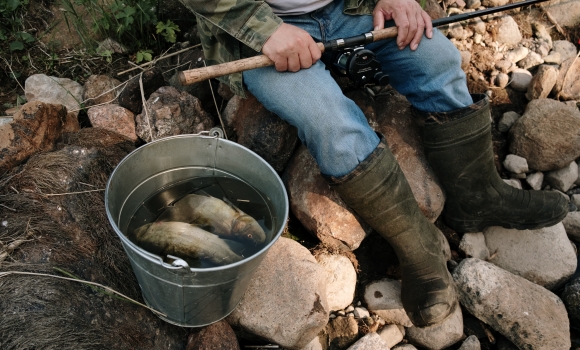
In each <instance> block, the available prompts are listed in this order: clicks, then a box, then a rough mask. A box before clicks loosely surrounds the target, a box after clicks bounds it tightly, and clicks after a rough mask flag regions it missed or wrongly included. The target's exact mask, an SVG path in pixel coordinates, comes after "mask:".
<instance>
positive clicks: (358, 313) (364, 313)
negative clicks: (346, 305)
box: [354, 306, 371, 318]
mask: <svg viewBox="0 0 580 350" xmlns="http://www.w3.org/2000/svg"><path fill="white" fill-rule="evenodd" d="M354 317H356V318H365V317H371V314H370V313H369V310H367V309H366V308H364V307H361V306H359V307H356V308H354Z"/></svg>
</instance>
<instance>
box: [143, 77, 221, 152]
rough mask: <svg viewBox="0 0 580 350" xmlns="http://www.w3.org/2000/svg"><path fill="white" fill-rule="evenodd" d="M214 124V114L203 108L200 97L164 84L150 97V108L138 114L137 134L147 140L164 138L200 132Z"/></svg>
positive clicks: (148, 106)
mask: <svg viewBox="0 0 580 350" xmlns="http://www.w3.org/2000/svg"><path fill="white" fill-rule="evenodd" d="M213 126H214V120H213V117H212V116H211V115H209V114H208V113H207V112H206V111H204V110H203V109H202V108H201V102H200V101H199V99H198V98H196V97H193V96H191V95H190V94H188V93H187V92H180V91H178V90H177V89H176V88H174V87H171V86H163V87H161V88H159V90H157V91H155V92H154V93H152V94H151V96H150V97H149V99H148V100H147V111H143V112H142V113H141V114H138V115H137V116H136V117H135V131H136V133H137V136H139V137H140V138H141V139H143V140H144V141H146V142H150V141H153V140H156V139H159V138H162V137H166V136H173V135H181V134H197V133H199V132H201V131H209V130H210V129H211V128H212V127H213Z"/></svg>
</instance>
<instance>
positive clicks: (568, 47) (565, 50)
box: [552, 40, 577, 62]
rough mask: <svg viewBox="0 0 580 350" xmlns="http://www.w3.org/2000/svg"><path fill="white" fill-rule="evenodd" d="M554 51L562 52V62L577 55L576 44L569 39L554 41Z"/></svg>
mask: <svg viewBox="0 0 580 350" xmlns="http://www.w3.org/2000/svg"><path fill="white" fill-rule="evenodd" d="M552 51H553V52H557V53H559V54H560V58H561V59H562V62H564V61H566V60H568V59H570V58H574V57H576V52H577V50H576V45H574V43H572V42H570V41H568V40H556V41H554V44H553V48H552Z"/></svg>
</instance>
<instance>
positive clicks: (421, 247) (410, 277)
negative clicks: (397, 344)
mask: <svg viewBox="0 0 580 350" xmlns="http://www.w3.org/2000/svg"><path fill="white" fill-rule="evenodd" d="M329 183H330V185H331V187H332V188H334V190H335V191H336V192H337V193H338V194H339V195H340V197H341V198H342V200H344V202H345V203H346V204H347V205H348V206H350V207H351V208H352V209H353V210H355V211H356V213H357V214H359V215H360V216H361V217H362V218H363V219H364V220H365V221H366V222H367V223H368V224H370V225H371V227H372V228H373V229H374V230H375V231H377V232H378V233H379V234H381V235H382V236H383V237H384V238H385V239H386V240H387V241H388V242H389V243H390V245H391V246H392V247H393V248H394V250H395V252H396V253H397V257H398V258H399V262H400V264H401V270H402V276H403V278H402V283H401V286H402V291H401V298H402V302H403V307H404V308H405V311H406V312H407V315H408V316H409V318H410V319H411V322H413V324H414V325H415V326H418V327H425V326H429V325H432V324H436V323H439V322H441V321H443V320H445V319H446V318H447V317H448V316H449V315H451V313H452V312H453V311H454V309H455V307H456V306H457V297H456V293H455V289H454V285H453V280H452V278H451V276H450V274H449V272H448V270H447V265H446V259H445V258H444V255H445V251H444V247H442V245H441V241H440V240H439V237H440V236H439V235H442V234H441V232H440V231H439V230H438V229H437V228H436V227H435V225H433V224H432V223H431V222H430V221H429V220H427V219H426V218H425V216H424V215H423V213H422V212H421V210H420V209H419V206H418V205H417V202H416V201H415V197H414V196H413V193H412V192H411V188H410V187H409V184H408V183H407V180H406V179H405V176H404V175H403V172H402V171H401V168H400V167H399V164H398V163H397V160H396V159H395V157H394V156H393V154H392V153H391V151H390V150H389V148H388V146H387V145H386V144H385V142H384V141H381V143H380V144H379V146H377V148H376V149H375V151H374V152H373V153H372V154H371V155H370V156H369V157H368V158H367V159H366V160H365V161H363V162H362V163H361V164H360V165H359V166H358V167H357V168H356V169H355V170H354V171H353V172H352V173H350V174H348V175H346V176H344V177H343V178H340V179H334V178H333V179H329Z"/></svg>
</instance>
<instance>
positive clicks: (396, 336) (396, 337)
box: [379, 324, 405, 348]
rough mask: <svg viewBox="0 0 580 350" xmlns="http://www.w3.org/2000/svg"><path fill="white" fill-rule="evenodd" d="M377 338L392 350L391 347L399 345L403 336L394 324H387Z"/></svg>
mask: <svg viewBox="0 0 580 350" xmlns="http://www.w3.org/2000/svg"><path fill="white" fill-rule="evenodd" d="M379 336H380V337H381V338H382V339H383V340H384V341H385V343H387V345H388V346H389V347H390V348H392V347H393V346H395V345H397V344H399V343H400V342H401V340H403V337H404V336H405V335H404V334H403V332H401V329H400V328H399V326H397V325H396V324H389V325H386V326H385V327H383V329H381V330H380V332H379Z"/></svg>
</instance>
